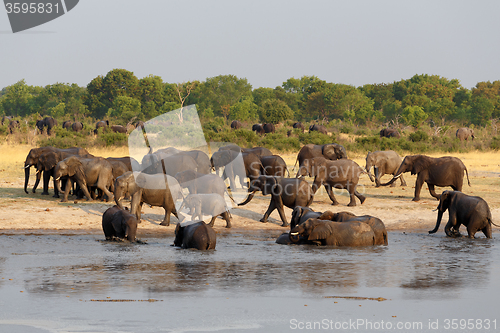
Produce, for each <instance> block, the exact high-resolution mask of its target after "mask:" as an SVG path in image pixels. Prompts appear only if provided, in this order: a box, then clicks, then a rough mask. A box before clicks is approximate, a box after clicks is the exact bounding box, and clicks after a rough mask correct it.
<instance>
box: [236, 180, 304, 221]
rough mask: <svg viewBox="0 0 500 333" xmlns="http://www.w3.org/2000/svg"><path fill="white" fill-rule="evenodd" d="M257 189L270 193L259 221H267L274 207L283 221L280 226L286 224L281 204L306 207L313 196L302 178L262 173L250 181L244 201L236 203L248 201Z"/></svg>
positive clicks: (263, 192) (290, 206)
mask: <svg viewBox="0 0 500 333" xmlns="http://www.w3.org/2000/svg"><path fill="white" fill-rule="evenodd" d="M257 191H261V192H262V195H268V194H271V201H270V203H269V207H268V208H267V211H266V212H265V213H264V217H263V218H262V219H260V221H261V222H264V223H265V222H267V218H268V217H269V215H270V214H271V213H272V212H273V211H274V210H275V209H278V213H279V214H280V218H281V221H282V222H283V224H282V225H281V226H282V227H286V226H288V222H287V220H286V217H285V211H284V210H283V206H286V207H288V208H291V209H294V208H295V207H297V206H303V207H308V206H309V205H310V204H311V203H312V201H313V197H314V193H313V191H312V189H311V186H310V185H309V183H308V182H307V181H305V180H304V179H302V178H283V177H276V176H265V175H262V176H259V177H258V178H257V179H255V180H254V181H253V182H251V183H250V187H249V188H248V193H249V194H248V197H247V198H246V200H245V201H244V202H242V203H240V204H238V206H243V205H246V204H247V203H249V202H250V200H252V198H253V197H254V195H255V192H257Z"/></svg>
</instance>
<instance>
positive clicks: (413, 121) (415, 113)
mask: <svg viewBox="0 0 500 333" xmlns="http://www.w3.org/2000/svg"><path fill="white" fill-rule="evenodd" d="M401 117H402V118H403V120H404V122H405V123H406V125H410V126H413V127H415V128H418V127H419V126H420V125H421V124H422V123H423V122H424V121H425V120H426V119H427V114H426V113H425V112H424V109H423V108H421V107H420V106H407V107H405V108H404V109H403V112H402V114H401Z"/></svg>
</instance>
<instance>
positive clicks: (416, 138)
mask: <svg viewBox="0 0 500 333" xmlns="http://www.w3.org/2000/svg"><path fill="white" fill-rule="evenodd" d="M410 140H411V141H413V142H425V141H428V140H429V134H427V133H425V132H424V131H422V130H418V131H416V132H413V133H411V134H410Z"/></svg>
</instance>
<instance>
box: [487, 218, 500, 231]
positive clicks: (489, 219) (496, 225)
mask: <svg viewBox="0 0 500 333" xmlns="http://www.w3.org/2000/svg"><path fill="white" fill-rule="evenodd" d="M488 222H490V223H491V224H493V225H494V226H495V227H499V228H500V225H498V224H495V223H493V221H492V220H491V217H488Z"/></svg>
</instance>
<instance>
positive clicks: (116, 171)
mask: <svg viewBox="0 0 500 333" xmlns="http://www.w3.org/2000/svg"><path fill="white" fill-rule="evenodd" d="M106 161H108V162H109V163H110V164H111V167H112V168H113V181H114V180H115V179H116V178H118V177H120V176H121V175H123V174H124V173H125V172H128V171H130V170H129V168H128V167H127V166H126V165H125V163H123V162H122V161H120V160H118V159H115V158H109V157H108V158H106Z"/></svg>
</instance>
